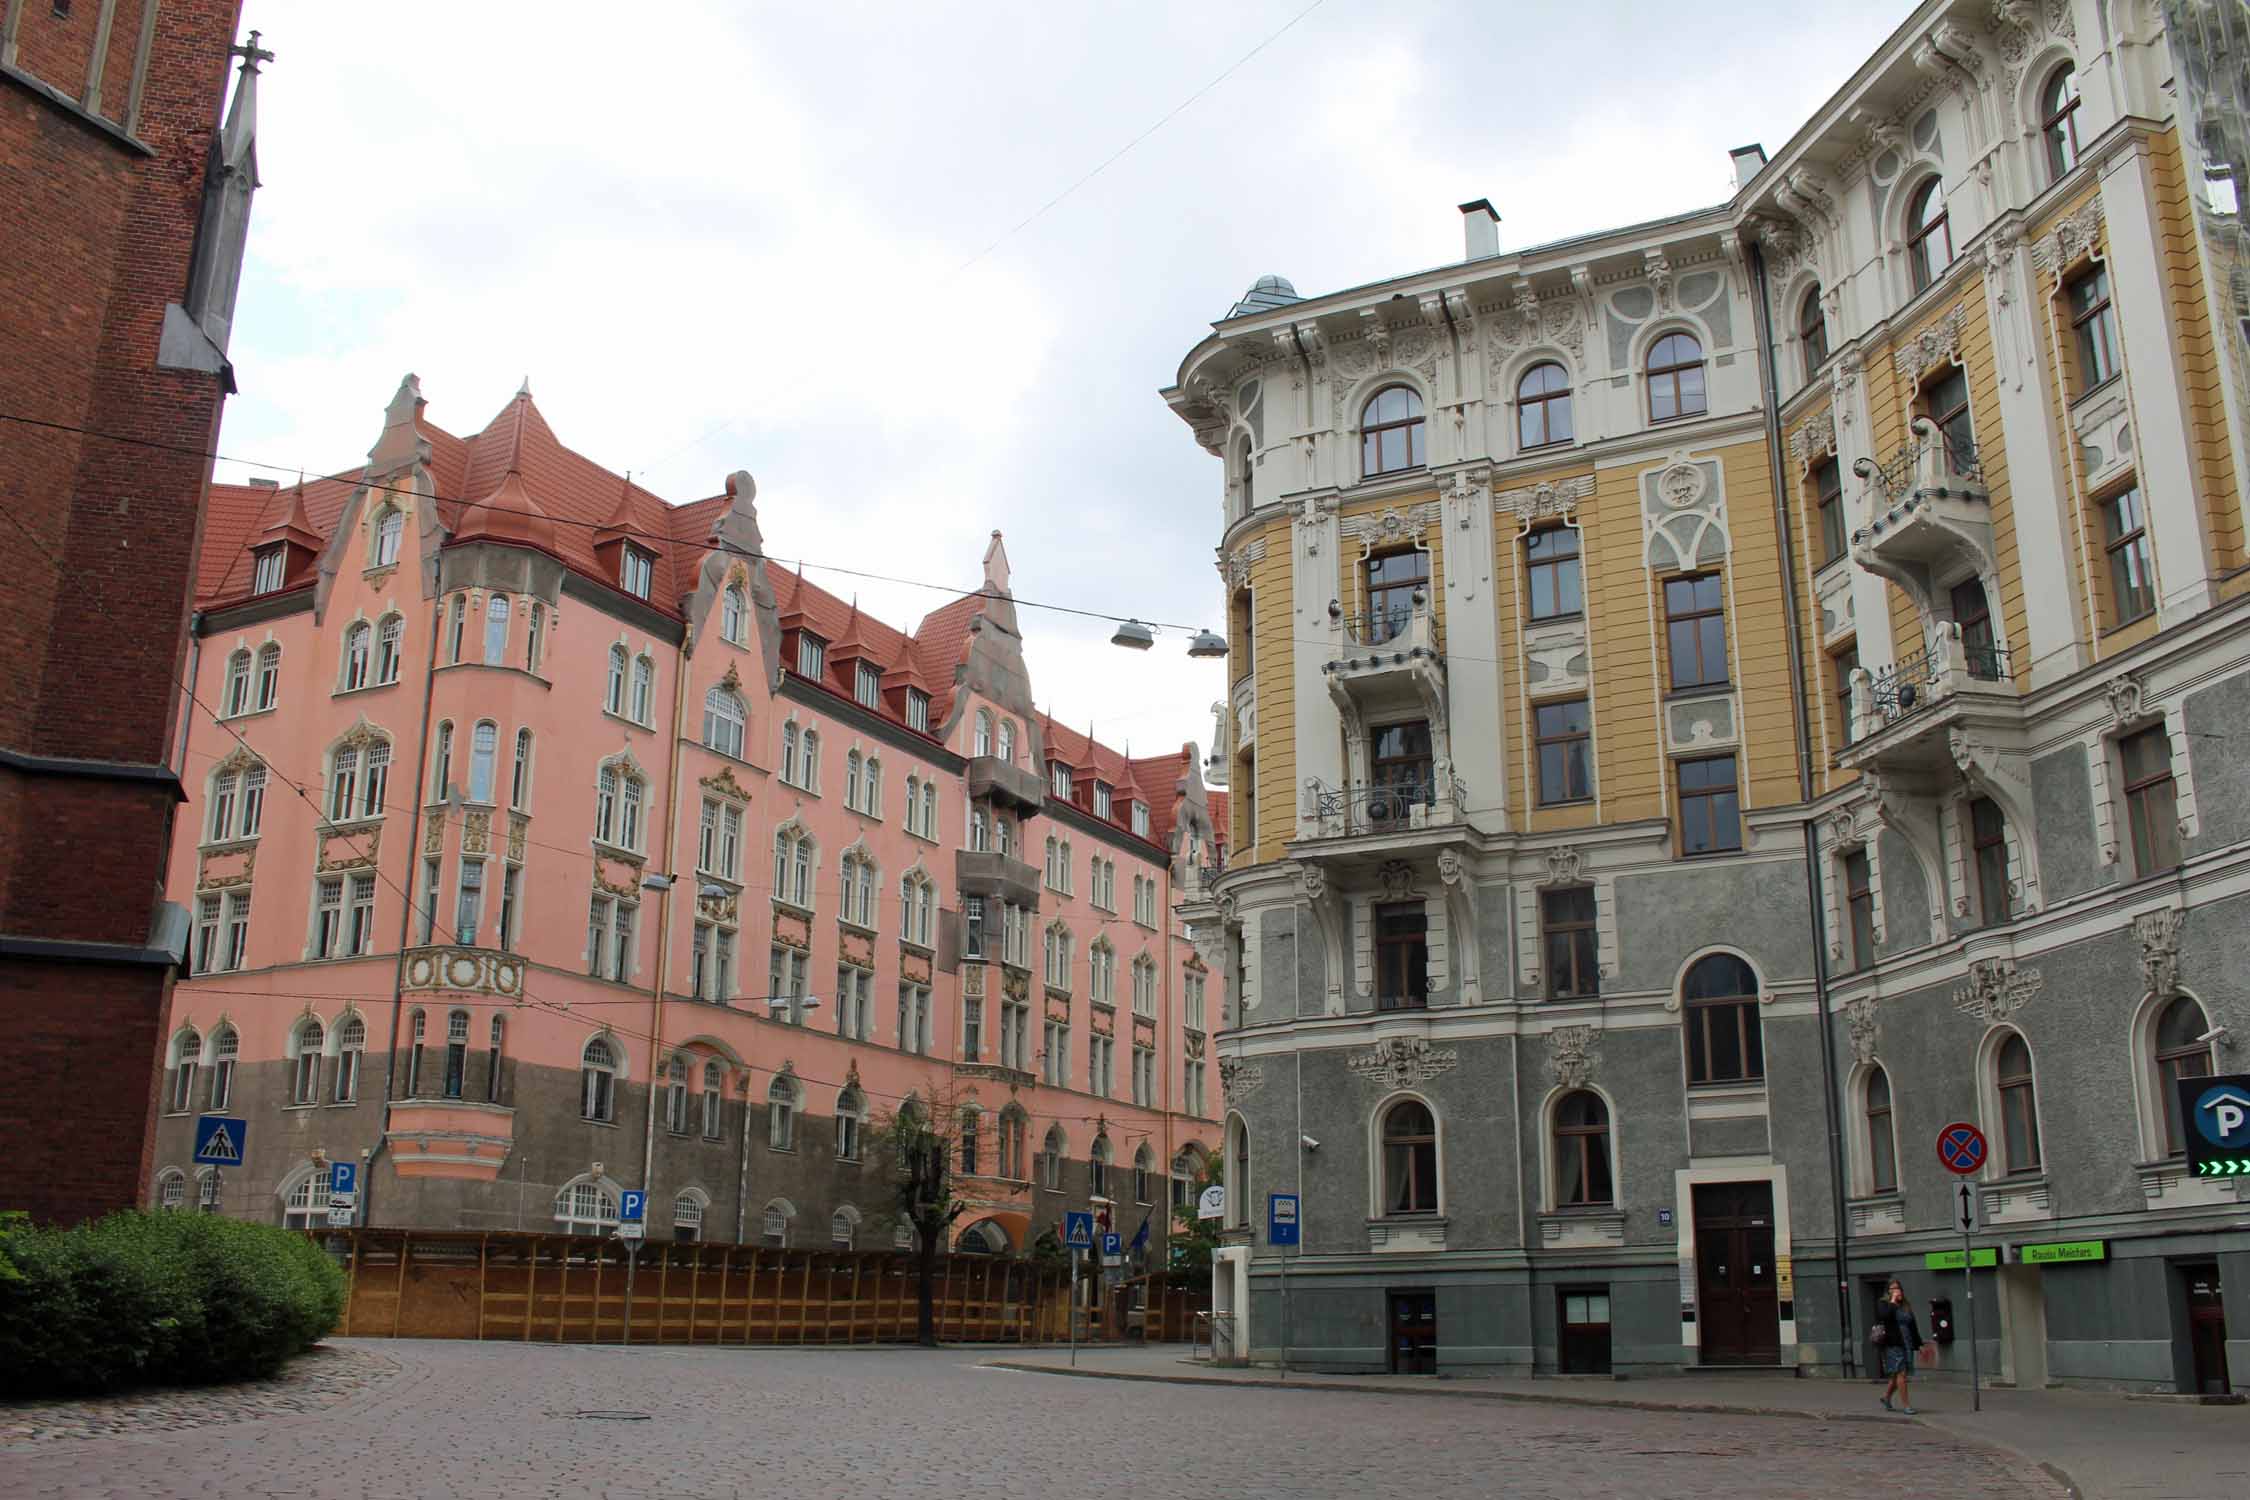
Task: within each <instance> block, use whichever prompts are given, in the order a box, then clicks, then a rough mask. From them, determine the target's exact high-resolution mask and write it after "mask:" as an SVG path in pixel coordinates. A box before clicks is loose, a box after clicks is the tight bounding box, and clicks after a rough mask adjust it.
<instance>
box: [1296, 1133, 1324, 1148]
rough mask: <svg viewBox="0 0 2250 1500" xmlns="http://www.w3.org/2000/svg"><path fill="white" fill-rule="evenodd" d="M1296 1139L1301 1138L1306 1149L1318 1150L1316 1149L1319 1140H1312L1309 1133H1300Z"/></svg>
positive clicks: (1318, 1146)
mask: <svg viewBox="0 0 2250 1500" xmlns="http://www.w3.org/2000/svg"><path fill="white" fill-rule="evenodd" d="M1297 1139H1299V1140H1301V1141H1303V1142H1304V1143H1305V1149H1306V1150H1307V1151H1318V1150H1319V1149H1320V1142H1318V1141H1316V1140H1314V1139H1313V1138H1312V1137H1311V1136H1309V1135H1301V1136H1299V1137H1297Z"/></svg>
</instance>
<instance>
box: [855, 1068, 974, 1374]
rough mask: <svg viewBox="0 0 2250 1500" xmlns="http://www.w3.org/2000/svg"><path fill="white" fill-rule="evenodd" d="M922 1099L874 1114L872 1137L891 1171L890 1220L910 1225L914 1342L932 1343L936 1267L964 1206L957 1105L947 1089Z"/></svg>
mask: <svg viewBox="0 0 2250 1500" xmlns="http://www.w3.org/2000/svg"><path fill="white" fill-rule="evenodd" d="M940 1093H941V1095H942V1097H939V1098H933V1099H932V1100H930V1101H929V1102H927V1103H924V1102H921V1101H918V1100H915V1099H908V1100H907V1101H906V1102H905V1103H903V1104H901V1105H900V1106H899V1107H898V1108H897V1109H896V1110H895V1111H892V1112H890V1113H888V1114H885V1115H883V1116H881V1117H879V1118H878V1119H877V1121H876V1124H875V1131H874V1135H875V1141H876V1144H877V1146H878V1147H879V1148H880V1149H881V1151H882V1152H883V1155H884V1157H885V1159H886V1161H887V1162H888V1164H889V1167H890V1174H891V1202H892V1209H893V1211H892V1213H891V1215H890V1219H891V1222H892V1223H894V1224H901V1223H903V1224H911V1225H913V1226H914V1244H915V1257H914V1261H915V1266H914V1271H915V1282H916V1287H915V1304H916V1315H915V1335H914V1338H915V1342H916V1343H918V1344H921V1345H923V1346H924V1347H926V1348H932V1349H934V1348H936V1347H937V1341H938V1338H937V1267H938V1257H939V1256H941V1255H943V1254H944V1253H945V1249H946V1241H947V1239H948V1238H949V1237H950V1235H951V1233H952V1229H953V1221H954V1220H956V1219H958V1218H960V1217H961V1215H962V1213H963V1212H964V1211H965V1210H966V1209H967V1208H968V1205H967V1204H966V1203H964V1202H962V1201H961V1200H960V1199H959V1198H957V1197H955V1196H954V1193H953V1168H954V1166H955V1164H956V1163H957V1162H958V1161H959V1160H960V1131H961V1107H960V1104H959V1102H958V1101H957V1100H954V1099H953V1098H952V1097H951V1094H950V1092H949V1091H944V1090H941V1091H940Z"/></svg>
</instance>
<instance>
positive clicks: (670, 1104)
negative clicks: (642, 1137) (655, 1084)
mask: <svg viewBox="0 0 2250 1500" xmlns="http://www.w3.org/2000/svg"><path fill="white" fill-rule="evenodd" d="M664 1128H665V1129H666V1130H669V1131H671V1132H672V1134H674V1135H686V1134H687V1133H688V1065H687V1058H686V1057H685V1056H683V1055H682V1054H680V1053H677V1052H675V1053H673V1054H672V1056H671V1058H670V1059H669V1060H668V1061H667V1062H666V1063H665V1064H664Z"/></svg>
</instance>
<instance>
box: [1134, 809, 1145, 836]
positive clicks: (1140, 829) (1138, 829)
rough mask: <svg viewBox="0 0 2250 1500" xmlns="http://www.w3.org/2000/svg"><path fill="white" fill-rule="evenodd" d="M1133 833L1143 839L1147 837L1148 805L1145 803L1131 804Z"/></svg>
mask: <svg viewBox="0 0 2250 1500" xmlns="http://www.w3.org/2000/svg"><path fill="white" fill-rule="evenodd" d="M1133 832H1135V833H1137V834H1139V835H1140V836H1141V837H1142V838H1144V839H1145V838H1147V837H1148V804H1147V803H1146V802H1136V803H1134V804H1133Z"/></svg>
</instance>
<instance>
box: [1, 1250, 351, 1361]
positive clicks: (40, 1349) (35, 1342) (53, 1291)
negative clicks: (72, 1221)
mask: <svg viewBox="0 0 2250 1500" xmlns="http://www.w3.org/2000/svg"><path fill="white" fill-rule="evenodd" d="M344 1292H345V1283H344V1273H343V1272H342V1271H341V1270H340V1269H338V1267H337V1266H336V1263H335V1262H334V1261H332V1260H330V1259H329V1258H328V1257H327V1256H326V1255H325V1254H323V1253H322V1252H321V1251H320V1249H319V1247H317V1246H316V1245H314V1244H313V1243H312V1241H311V1240H309V1239H307V1238H306V1237H305V1236H304V1235H302V1234H299V1233H296V1232H294V1231H291V1230H286V1229H276V1228H274V1227H272V1226H271V1225H266V1224H245V1223H243V1222H241V1221H240V1220H236V1219H222V1218H218V1217H215V1216H213V1215H209V1214H187V1213H154V1214H151V1213H139V1212H125V1213H117V1214H112V1215H110V1216H109V1217H108V1218H106V1219H102V1220H99V1221H98V1222H95V1223H91V1224H80V1225H78V1226H76V1227H75V1228H70V1229H45V1228H31V1227H26V1226H24V1225H23V1224H22V1223H21V1222H20V1220H19V1221H16V1222H10V1223H8V1224H5V1225H0V1393H4V1394H7V1395H14V1396H57V1395H80V1394H94V1393H98V1392H102V1391H114V1390H118V1389H120V1388H122V1387H125V1386H130V1385H201V1384H208V1383H210V1382H213V1381H222V1380H247V1379H252V1378H255V1377H258V1376H264V1375H271V1374H273V1373H274V1372H275V1371H276V1370H278V1369H280V1368H281V1366H282V1363H283V1362H284V1361H285V1360H287V1359H289V1358H290V1357H291V1356H292V1355H297V1354H302V1353H303V1352H304V1351H305V1350H306V1349H307V1348H309V1347H311V1345H312V1344H313V1343H314V1342H315V1341H316V1340H318V1339H319V1338H321V1337H322V1336H323V1335H325V1334H326V1333H328V1332H329V1330H330V1329H332V1328H334V1327H335V1326H336V1321H337V1319H338V1318H339V1317H341V1316H342V1314H343V1310H344Z"/></svg>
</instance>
